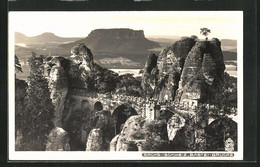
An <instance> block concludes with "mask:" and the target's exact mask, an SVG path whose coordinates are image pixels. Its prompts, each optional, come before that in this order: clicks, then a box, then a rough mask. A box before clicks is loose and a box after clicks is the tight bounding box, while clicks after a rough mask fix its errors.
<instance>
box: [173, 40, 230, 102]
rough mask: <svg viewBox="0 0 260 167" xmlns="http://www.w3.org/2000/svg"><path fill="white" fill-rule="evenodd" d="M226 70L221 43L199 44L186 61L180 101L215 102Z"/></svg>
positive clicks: (203, 42)
mask: <svg viewBox="0 0 260 167" xmlns="http://www.w3.org/2000/svg"><path fill="white" fill-rule="evenodd" d="M224 70H225V64H224V62H223V55H222V51H221V48H220V41H219V40H218V39H213V40H212V41H201V42H197V43H196V45H194V46H193V48H192V50H191V51H190V52H189V54H188V57H187V58H186V60H185V64H184V68H183V72H182V75H181V79H180V82H179V89H178V93H179V94H178V98H179V99H178V100H180V101H185V100H197V101H199V102H207V101H214V99H215V95H216V93H217V92H218V91H219V90H220V88H221V85H222V82H223V77H224Z"/></svg>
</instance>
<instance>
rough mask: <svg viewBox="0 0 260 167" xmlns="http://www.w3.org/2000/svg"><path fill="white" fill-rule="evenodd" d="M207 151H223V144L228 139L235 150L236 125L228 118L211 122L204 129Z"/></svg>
mask: <svg viewBox="0 0 260 167" xmlns="http://www.w3.org/2000/svg"><path fill="white" fill-rule="evenodd" d="M205 132H206V134H207V150H208V151H212V150H214V151H225V142H226V140H228V138H230V139H231V140H232V141H233V142H234V151H236V150H237V142H239V141H237V123H236V122H235V121H233V120H232V119H230V118H220V119H216V120H215V121H213V122H211V123H210V124H209V125H208V126H207V127H206V128H205Z"/></svg>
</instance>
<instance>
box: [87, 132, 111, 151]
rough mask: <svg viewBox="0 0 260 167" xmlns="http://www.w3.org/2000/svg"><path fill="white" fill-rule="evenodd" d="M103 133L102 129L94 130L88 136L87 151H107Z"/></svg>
mask: <svg viewBox="0 0 260 167" xmlns="http://www.w3.org/2000/svg"><path fill="white" fill-rule="evenodd" d="M105 150H106V148H105V143H104V138H103V132H102V130H101V129H93V130H92V131H91V132H90V133H89V135H88V141H87V144H86V151H105Z"/></svg>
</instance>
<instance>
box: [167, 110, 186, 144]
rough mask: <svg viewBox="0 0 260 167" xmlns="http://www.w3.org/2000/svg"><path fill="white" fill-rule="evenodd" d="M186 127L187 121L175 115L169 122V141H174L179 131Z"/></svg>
mask: <svg viewBox="0 0 260 167" xmlns="http://www.w3.org/2000/svg"><path fill="white" fill-rule="evenodd" d="M184 125H185V119H184V118H182V117H181V116H179V115H177V114H175V115H173V116H172V117H171V118H170V119H169V121H168V122H167V132H168V138H169V140H170V141H171V140H173V139H174V137H175V135H176V133H177V132H178V130H180V129H181V128H182V127H183V126H184Z"/></svg>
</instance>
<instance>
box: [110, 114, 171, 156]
mask: <svg viewBox="0 0 260 167" xmlns="http://www.w3.org/2000/svg"><path fill="white" fill-rule="evenodd" d="M167 146H168V135H167V127H166V122H164V121H149V120H146V119H144V118H142V117H141V116H140V115H136V116H132V117H130V118H129V119H128V120H127V121H126V123H125V124H124V126H123V128H122V131H121V132H120V134H119V135H117V136H115V137H114V139H112V141H111V143H110V150H111V151H162V150H167V149H168V148H167Z"/></svg>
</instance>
